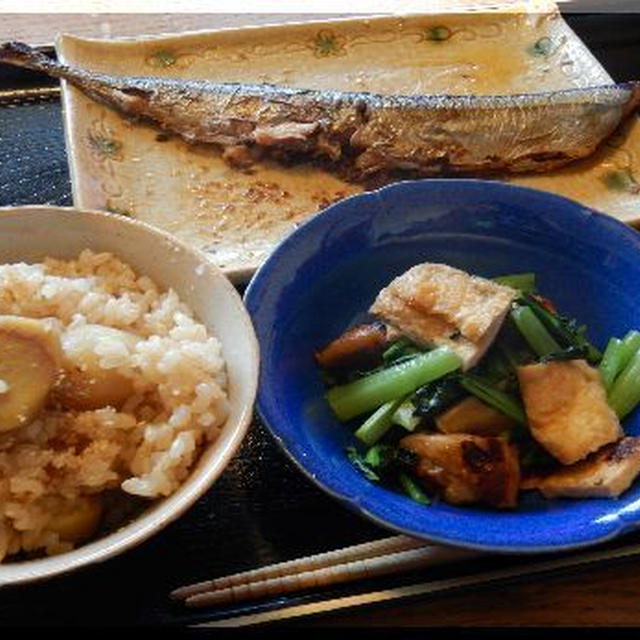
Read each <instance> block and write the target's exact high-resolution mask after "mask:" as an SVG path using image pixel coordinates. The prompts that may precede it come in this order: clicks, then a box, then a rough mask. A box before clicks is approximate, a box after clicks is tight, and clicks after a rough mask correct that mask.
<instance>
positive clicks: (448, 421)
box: [435, 396, 515, 436]
mask: <svg viewBox="0 0 640 640" xmlns="http://www.w3.org/2000/svg"><path fill="white" fill-rule="evenodd" d="M435 423H436V427H438V431H441V432H442V433H470V434H473V435H476V436H499V435H500V434H502V433H504V432H505V431H507V430H509V429H510V428H511V427H513V425H514V424H515V422H514V421H513V420H512V419H511V418H509V417H508V416H506V415H505V414H504V413H501V412H500V411H498V410H497V409H494V408H493V407H490V406H489V405H487V404H485V403H484V402H482V401H481V400H478V398H476V397H475V396H469V397H468V398H465V399H464V400H461V401H460V402H459V403H458V404H455V405H454V406H453V407H451V408H450V409H447V410H446V411H445V412H444V413H441V414H440V415H439V416H437V417H436V419H435Z"/></svg>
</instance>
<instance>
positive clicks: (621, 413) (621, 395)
mask: <svg viewBox="0 0 640 640" xmlns="http://www.w3.org/2000/svg"><path fill="white" fill-rule="evenodd" d="M608 399H609V404H610V405H611V407H612V408H613V410H614V411H615V412H616V413H617V414H618V417H619V418H620V419H622V418H624V417H626V416H627V415H628V414H629V413H631V411H633V409H635V407H636V406H637V404H638V403H639V402H640V349H638V350H637V351H636V352H635V354H634V355H633V357H632V358H631V360H630V361H629V363H628V364H627V366H626V367H625V368H624V370H623V371H622V373H621V374H620V375H619V376H618V378H617V379H616V381H615V382H614V383H613V386H612V387H611V390H610V392H609V395H608Z"/></svg>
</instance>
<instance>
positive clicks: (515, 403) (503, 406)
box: [460, 373, 527, 425]
mask: <svg viewBox="0 0 640 640" xmlns="http://www.w3.org/2000/svg"><path fill="white" fill-rule="evenodd" d="M460 384H461V385H462V386H463V387H464V388H465V389H466V390H467V391H468V392H469V393H471V394H473V395H474V396H476V397H477V398H479V399H480V400H482V401H483V402H485V403H486V404H488V405H490V406H492V407H494V408H495V409H497V410H498V411H500V412H501V413H504V414H505V415H507V416H509V417H510V418H512V419H513V420H515V421H516V422H517V423H518V424H521V425H525V424H526V422H527V420H526V416H525V412H524V409H523V407H522V403H521V402H520V400H519V399H518V398H516V397H514V396H512V395H510V394H508V393H505V392H504V391H502V389H499V388H498V387H496V386H495V385H494V384H492V383H491V382H488V381H487V380H484V379H482V378H480V377H479V376H476V375H473V374H469V373H467V374H464V375H461V376H460Z"/></svg>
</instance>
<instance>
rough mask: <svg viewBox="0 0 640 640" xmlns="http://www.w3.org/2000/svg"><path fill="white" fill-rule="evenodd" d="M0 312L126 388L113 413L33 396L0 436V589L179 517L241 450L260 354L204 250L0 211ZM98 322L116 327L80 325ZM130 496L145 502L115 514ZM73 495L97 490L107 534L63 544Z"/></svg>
mask: <svg viewBox="0 0 640 640" xmlns="http://www.w3.org/2000/svg"><path fill="white" fill-rule="evenodd" d="M54 218H55V222H54ZM25 227H28V228H29V229H30V230H38V231H39V232H40V233H38V231H36V232H35V233H34V232H33V231H30V233H29V236H28V237H25V235H24V233H22V230H23V229H24V228H25ZM20 245H22V246H20ZM39 245H41V246H39ZM19 256H22V257H19ZM51 256H55V257H51ZM7 314H10V315H18V316H24V317H29V318H37V319H40V320H41V321H43V322H46V323H49V325H50V326H51V327H52V328H53V330H55V331H56V332H57V333H58V334H59V335H60V336H62V337H65V336H66V337H67V339H66V341H63V343H64V345H65V350H66V351H65V353H67V354H72V356H73V358H77V364H78V369H79V370H82V368H83V367H84V368H86V367H85V366H84V365H83V363H84V362H85V361H91V362H96V364H95V365H94V366H97V367H99V368H100V369H101V370H106V371H108V372H111V373H113V372H115V373H117V375H118V376H120V377H121V378H122V379H123V380H125V381H126V383H127V385H130V389H131V391H132V392H131V393H130V394H127V396H126V399H125V400H123V402H122V403H121V406H119V407H114V406H105V407H98V408H92V409H81V410H78V409H77V408H76V407H73V408H71V409H67V408H66V407H65V406H64V403H63V405H62V406H60V405H51V406H50V404H47V406H46V407H45V408H44V409H43V410H42V411H41V412H40V413H39V414H38V416H37V417H36V419H34V420H33V421H32V422H30V423H28V424H25V425H24V426H20V427H18V428H16V429H12V430H10V431H4V432H0V559H3V563H2V564H0V584H3V583H7V582H22V581H25V580H31V579H38V578H41V577H46V576H49V575H54V574H55V573H59V572H60V571H64V570H67V569H70V568H75V567H76V566H81V565H83V564H86V563H87V562H91V561H95V560H102V559H106V558H107V557H110V556H111V555H113V554H114V553H118V552H119V551H121V550H123V549H124V548H128V547H130V546H132V545H134V544H137V543H139V542H140V541H142V540H143V539H145V538H146V537H148V536H149V535H151V534H153V533H155V532H156V531H158V530H159V529H160V528H161V527H162V526H164V525H165V524H166V523H167V522H169V521H170V520H173V519H174V518H175V517H177V516H178V515H180V514H181V513H182V512H183V511H184V510H185V509H186V508H188V506H190V505H191V504H192V503H193V502H194V501H195V500H196V499H197V498H198V497H200V496H201V495H202V493H204V492H205V491H206V489H207V488H209V487H210V485H211V484H212V482H213V481H214V480H215V478H216V477H217V476H218V475H219V473H220V472H221V471H222V469H223V468H224V466H225V465H226V464H227V463H228V461H229V459H230V458H231V457H232V455H233V453H234V452H235V450H236V449H237V447H238V446H239V444H240V441H241V439H242V437H243V436H244V433H245V432H246V429H247V426H248V424H249V421H250V419H251V414H252V406H253V401H254V397H255V390H256V384H257V361H258V357H257V346H256V342H255V337H254V335H253V330H252V327H251V324H250V321H249V319H248V316H247V315H246V312H245V310H244V307H243V305H242V302H241V300H240V298H239V296H238V294H237V293H236V291H235V289H234V288H233V287H232V285H231V284H230V283H229V282H228V281H227V280H226V278H224V276H223V275H222V274H221V273H220V272H219V271H218V270H217V269H216V268H215V267H213V266H212V265H211V264H210V263H208V261H207V258H206V256H204V254H201V253H200V252H197V251H194V250H192V249H190V248H188V247H185V246H184V245H181V244H180V243H178V242H176V241H175V240H173V239H172V238H171V237H170V236H168V235H166V234H163V233H161V232H158V231H155V230H153V229H151V228H149V227H147V226H145V225H140V224H138V223H136V222H134V221H130V220H126V219H123V218H121V217H118V216H111V215H108V214H100V213H91V212H86V213H82V212H77V211H73V210H68V209H55V208H47V207H30V208H23V209H21V210H16V209H9V210H2V209H0V315H7ZM96 326H98V327H106V328H108V329H109V330H116V331H113V332H112V333H113V335H112V334H111V333H109V332H108V331H107V332H105V334H104V335H103V334H102V333H100V332H98V336H97V338H96V337H95V336H93V335H92V334H91V332H86V331H83V329H85V328H87V327H96ZM121 333H122V335H123V336H126V338H127V339H122V338H121V336H120V334H121ZM78 336H79V337H78ZM87 336H88V337H87ZM132 336H133V337H132ZM74 364H76V361H75V360H74ZM127 388H129V387H127ZM114 496H115V499H114ZM128 498H130V505H131V508H132V509H133V511H132V512H135V510H136V509H137V510H138V512H139V511H140V509H141V505H143V506H144V505H147V504H150V505H152V508H150V509H147V510H146V511H144V513H142V515H139V513H138V512H136V513H135V517H134V519H133V520H132V521H131V522H127V521H126V520H125V521H122V522H118V516H117V515H114V513H115V514H117V513H118V512H119V511H121V512H122V514H125V515H126V514H127V513H128V511H127V508H126V507H125V508H124V509H123V506H122V505H123V504H124V505H126V504H127V503H128ZM83 500H84V501H92V500H100V501H101V509H102V510H101V514H102V515H101V520H102V521H103V522H104V521H107V522H111V523H114V522H115V523H117V525H118V526H117V527H116V530H115V531H113V530H109V529H108V528H107V530H104V527H103V528H102V529H101V530H99V534H97V535H96V536H93V538H96V537H97V538H98V539H93V541H89V542H87V543H82V542H77V543H73V542H69V541H68V540H65V539H63V537H61V535H59V534H58V533H57V532H56V528H55V526H52V525H51V522H52V521H53V520H52V514H53V515H54V516H55V513H56V510H57V509H63V507H64V506H65V505H69V504H81V503H82V502H83ZM109 509H111V510H112V513H109V512H108V511H109ZM130 511H131V510H130ZM110 526H113V525H112V524H111V525H110ZM74 547H76V548H74ZM16 554H17V555H16ZM46 556H50V557H46Z"/></svg>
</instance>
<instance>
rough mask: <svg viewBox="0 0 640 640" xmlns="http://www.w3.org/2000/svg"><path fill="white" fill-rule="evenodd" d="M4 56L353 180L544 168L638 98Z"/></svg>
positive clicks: (628, 88)
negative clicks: (174, 75) (446, 91)
mask: <svg viewBox="0 0 640 640" xmlns="http://www.w3.org/2000/svg"><path fill="white" fill-rule="evenodd" d="M0 62H4V63H6V64H11V65H17V66H22V67H26V68H28V69H32V70H36V71H39V72H43V73H46V74H48V75H51V76H54V77H57V78H62V79H64V80H66V81H67V82H69V83H70V84H72V85H74V86H75V87H77V88H79V89H80V90H82V91H83V92H84V93H86V94H87V95H88V96H90V97H91V98H93V99H95V100H98V101H100V102H102V103H105V104H107V105H109V106H111V107H113V108H115V109H116V110H118V111H120V112H121V113H123V114H127V115H129V116H133V117H136V118H141V119H144V120H149V121H152V122H153V123H155V124H156V125H157V126H159V127H160V128H162V129H163V130H166V131H169V132H172V133H174V134H177V135H179V136H181V137H182V138H184V139H185V140H186V141H187V142H191V143H209V144H214V145H217V146H219V147H221V148H222V149H223V153H224V157H225V158H226V159H227V160H228V161H229V162H230V163H232V164H235V165H244V166H246V165H249V164H251V163H252V162H253V161H254V160H255V159H256V158H257V157H259V156H260V155H261V154H268V155H271V156H274V157H279V158H282V157H290V156H293V157H296V158H298V157H300V158H317V159H322V160H323V161H324V162H326V163H329V164H334V165H336V166H340V167H342V168H346V170H347V173H348V175H349V177H350V178H351V179H353V180H356V181H357V180H364V179H368V178H370V177H371V176H374V175H377V174H385V173H395V172H398V171H400V172H402V171H409V172H412V173H414V174H417V175H423V176H432V175H439V174H446V173H454V174H455V173H467V174H477V173H487V172H507V173H517V172H529V171H548V170H552V169H555V168H556V167H559V166H562V165H564V164H567V163H568V162H571V161H573V160H577V159H579V158H583V157H585V156H588V155H589V154H591V153H592V152H593V151H594V150H595V149H596V148H597V147H598V145H599V144H600V143H601V142H602V141H603V140H605V139H606V138H607V137H608V136H609V135H610V134H611V133H613V131H614V130H615V129H616V127H617V126H618V125H619V124H620V122H621V121H622V120H623V119H624V118H625V117H626V116H627V115H628V114H629V113H630V112H631V111H632V110H633V109H635V107H636V106H637V105H638V103H639V102H640V84H639V83H627V84H620V85H607V86H599V87H591V88H586V89H568V90H563V91H556V92H546V93H537V94H522V95H510V96H445V95H415V96H411V95H407V96H402V95H397V96H392V95H380V94H373V93H355V92H341V91H319V90H313V89H293V88H287V87H283V86H277V85H270V84H246V85H245V84H235V83H215V82H202V81H181V80H174V79H165V78H159V77H115V76H109V75H105V74H100V73H93V72H91V71H87V70H83V69H79V68H73V67H68V66H66V65H63V64H60V63H58V62H55V61H53V60H51V59H49V58H48V57H46V56H44V55H43V54H41V53H39V52H37V51H35V50H33V49H31V48H30V47H28V46H27V45H24V44H21V43H6V44H4V45H2V46H0Z"/></svg>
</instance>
